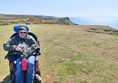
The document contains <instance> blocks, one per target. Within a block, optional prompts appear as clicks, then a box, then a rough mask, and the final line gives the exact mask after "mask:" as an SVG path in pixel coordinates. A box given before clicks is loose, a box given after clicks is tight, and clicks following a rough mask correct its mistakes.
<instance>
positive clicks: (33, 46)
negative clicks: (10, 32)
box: [3, 34, 39, 58]
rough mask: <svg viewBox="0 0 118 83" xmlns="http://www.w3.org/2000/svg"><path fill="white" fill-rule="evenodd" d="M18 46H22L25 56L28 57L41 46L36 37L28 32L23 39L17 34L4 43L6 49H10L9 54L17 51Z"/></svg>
mask: <svg viewBox="0 0 118 83" xmlns="http://www.w3.org/2000/svg"><path fill="white" fill-rule="evenodd" d="M16 47H20V48H21V49H22V52H23V57H26V58H27V57H28V56H30V55H33V54H34V53H35V51H36V50H37V49H38V48H39V46H38V45H37V42H36V41H35V39H34V38H33V37H32V36H30V35H28V34H27V36H26V37H25V38H23V39H22V38H20V37H19V36H18V34H17V35H15V36H14V37H12V38H10V40H9V41H8V42H7V43H5V44H4V45H3V48H4V50H6V51H8V52H9V53H8V54H9V55H10V54H12V53H13V52H15V51H16V50H15V49H16Z"/></svg>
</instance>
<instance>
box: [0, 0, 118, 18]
mask: <svg viewBox="0 0 118 83" xmlns="http://www.w3.org/2000/svg"><path fill="white" fill-rule="evenodd" d="M0 14H21V15H24V14H25V15H47V16H55V17H80V16H81V17H82V16H83V17H84V16H103V17H118V0H0Z"/></svg>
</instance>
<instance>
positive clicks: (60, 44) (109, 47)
mask: <svg viewBox="0 0 118 83" xmlns="http://www.w3.org/2000/svg"><path fill="white" fill-rule="evenodd" d="M13 26H14V25H7V26H0V39H1V41H0V63H1V65H0V82H1V81H2V80H5V79H6V77H7V76H8V75H9V69H8V61H7V60H4V56H5V54H6V52H5V51H4V50H3V48H2V45H3V43H5V42H6V41H7V40H8V39H9V37H10V35H12V34H13V33H14V32H13V30H12V27H13ZM28 26H29V28H30V31H32V32H34V33H36V35H37V36H38V38H39V40H40V44H41V53H42V55H41V56H40V57H39V63H40V66H41V73H42V81H43V83H117V82H118V51H117V50H118V37H117V36H113V35H110V34H106V33H103V31H101V29H100V28H102V29H103V28H105V30H106V29H107V28H106V27H103V26H78V25H48V24H47V25H45V24H42V25H28ZM96 27H97V30H96V29H93V28H96ZM91 29H92V31H91ZM95 30H96V31H99V32H96V31H95ZM93 31H95V33H93ZM6 83H7V82H6Z"/></svg>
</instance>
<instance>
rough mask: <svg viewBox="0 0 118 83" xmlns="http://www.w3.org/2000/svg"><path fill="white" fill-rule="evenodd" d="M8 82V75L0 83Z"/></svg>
mask: <svg viewBox="0 0 118 83" xmlns="http://www.w3.org/2000/svg"><path fill="white" fill-rule="evenodd" d="M8 81H9V75H8V76H6V77H5V78H4V79H3V81H1V82H0V83H8Z"/></svg>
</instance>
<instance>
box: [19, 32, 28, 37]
mask: <svg viewBox="0 0 118 83" xmlns="http://www.w3.org/2000/svg"><path fill="white" fill-rule="evenodd" d="M26 35H27V32H26V31H25V30H20V31H19V37H20V38H25V37H26Z"/></svg>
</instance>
